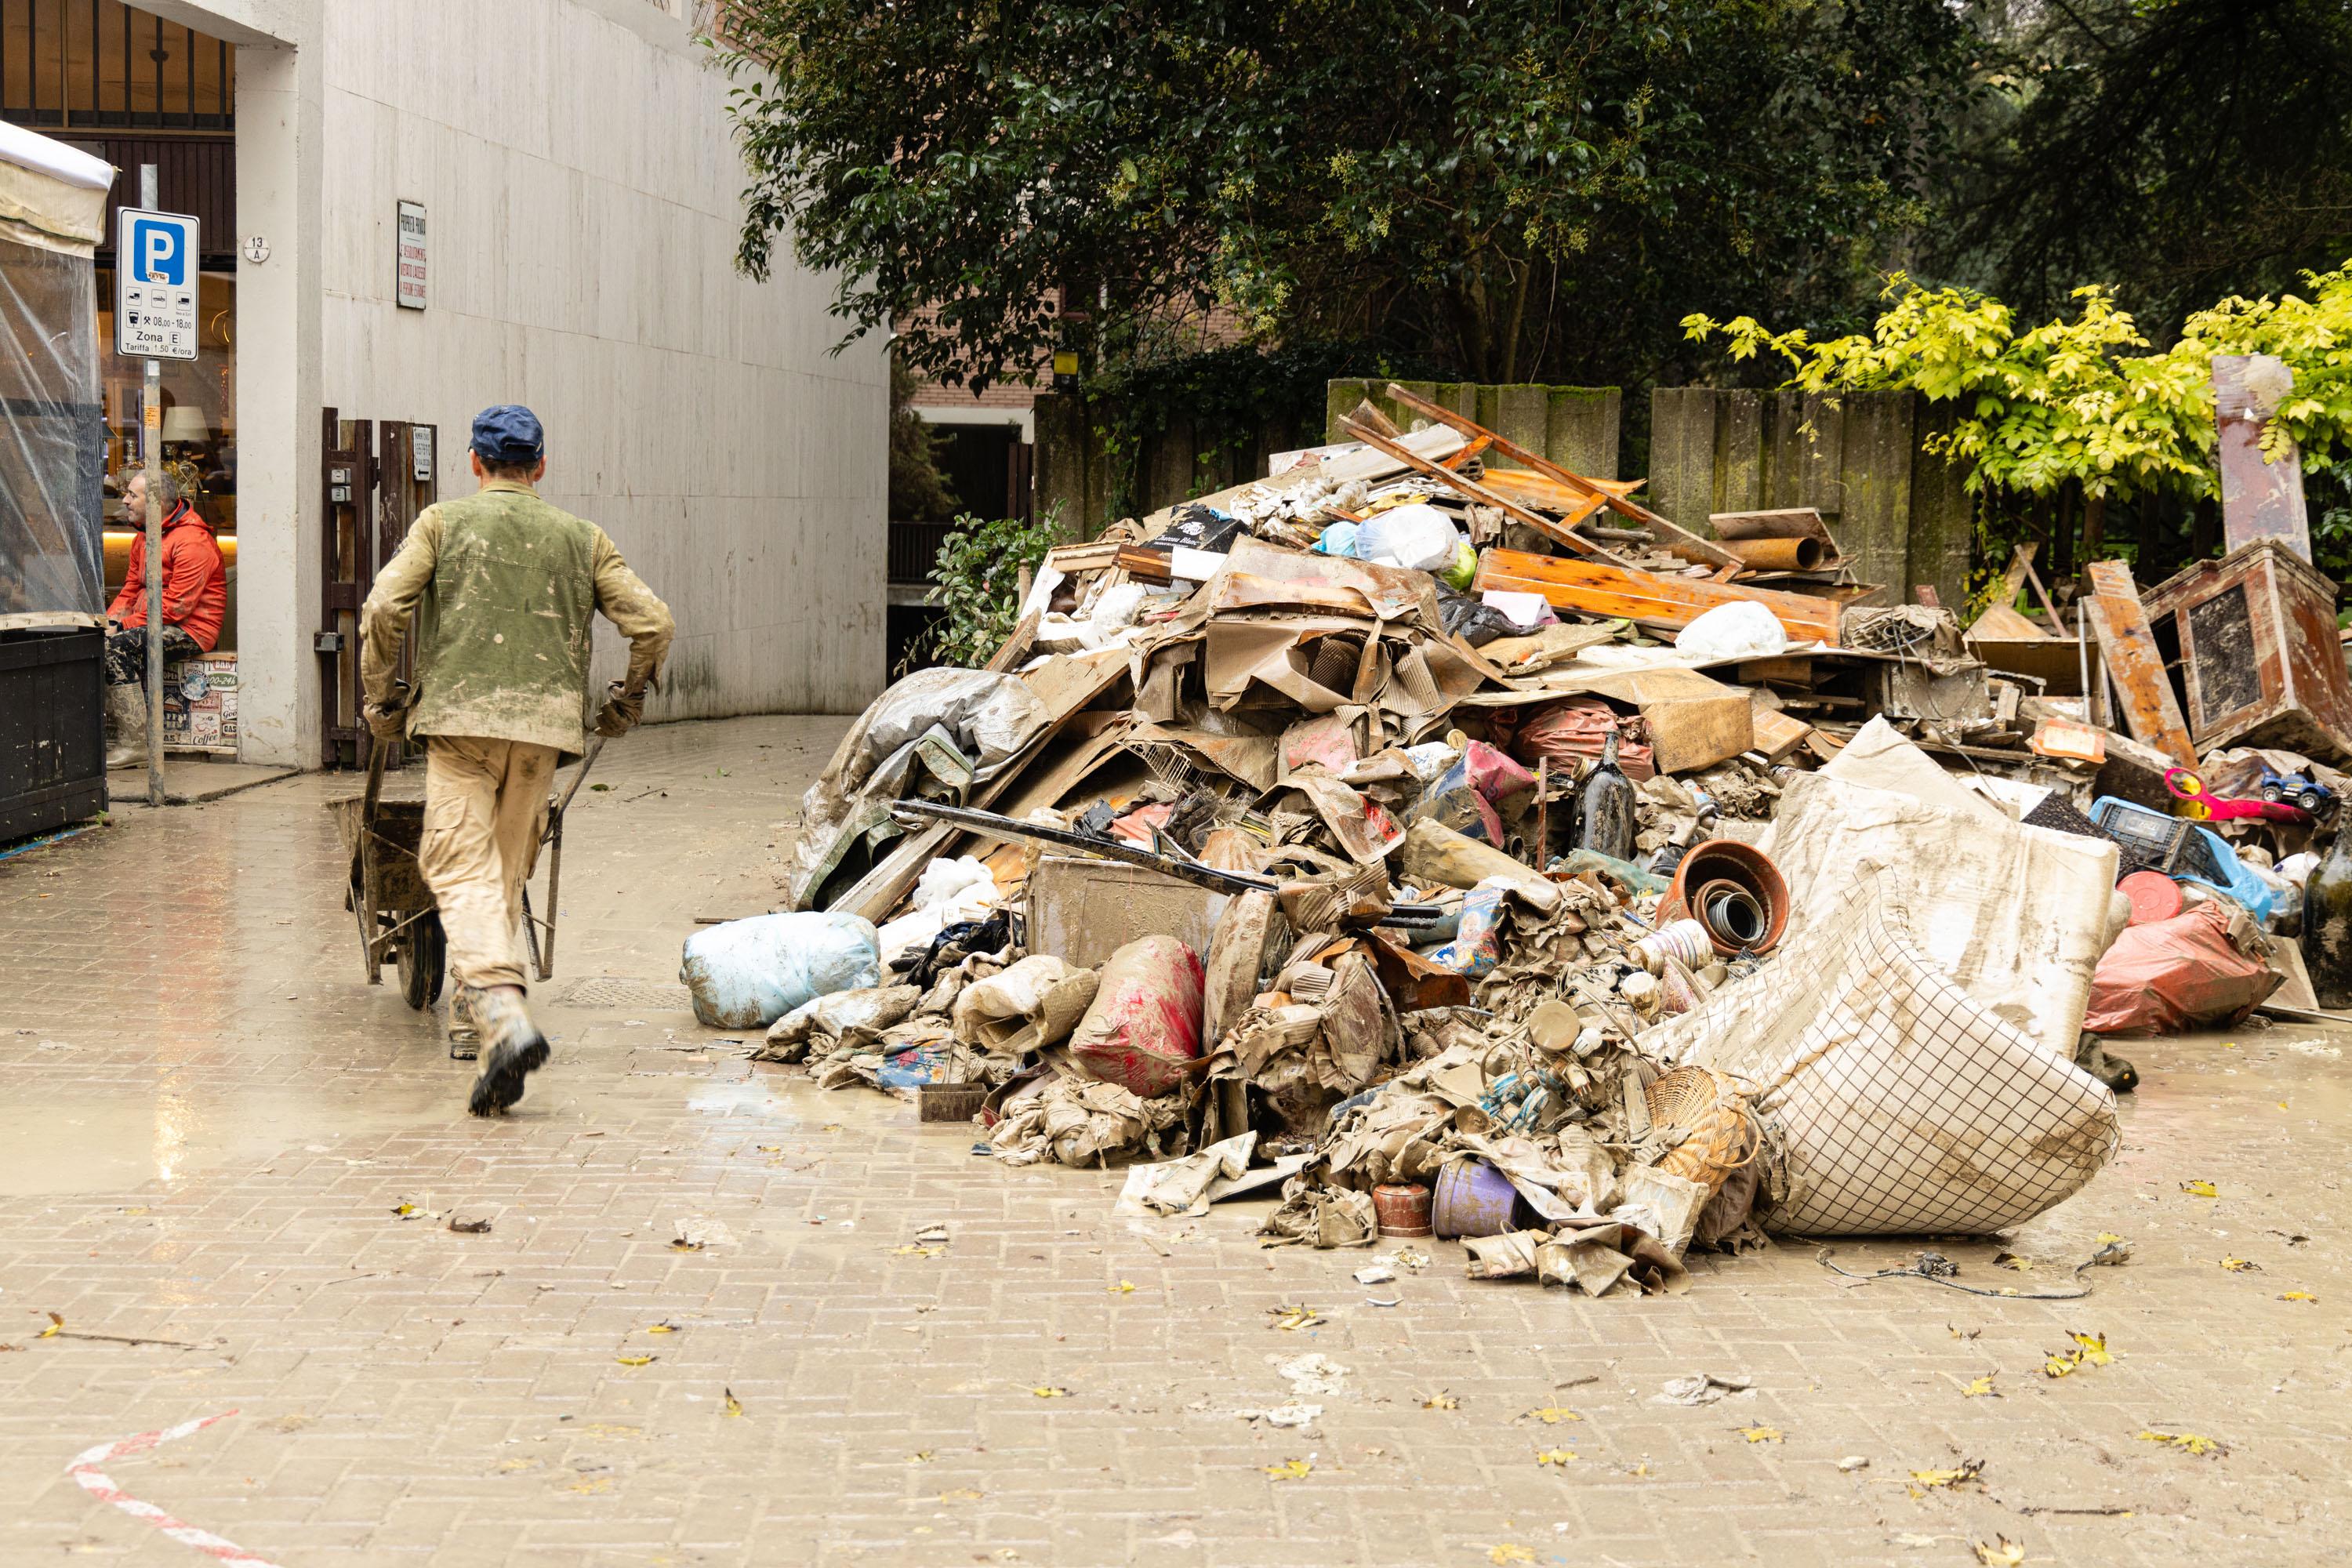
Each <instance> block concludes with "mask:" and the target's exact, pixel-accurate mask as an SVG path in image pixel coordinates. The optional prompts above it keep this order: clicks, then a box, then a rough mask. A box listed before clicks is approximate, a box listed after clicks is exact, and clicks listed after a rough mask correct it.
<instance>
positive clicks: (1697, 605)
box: [1471, 550, 1838, 647]
mask: <svg viewBox="0 0 2352 1568" xmlns="http://www.w3.org/2000/svg"><path fill="white" fill-rule="evenodd" d="M1471 589H1472V591H1473V592H1475V593H1484V592H1486V591H1487V590H1489V589H1494V590H1497V591H1500V592H1505V593H1514V594H1540V595H1543V596H1544V599H1545V601H1546V602H1547V603H1548V604H1549V605H1551V606H1552V607H1553V608H1554V609H1561V610H1574V611H1576V612H1578V613H1579V614H1580V615H1587V616H1601V617H1604V618H1612V619H1613V618H1616V617H1620V616H1622V617H1624V618H1627V619H1630V620H1633V621H1637V622H1639V623H1641V624H1642V625H1643V626H1655V627H1660V628H1662V629H1664V630H1669V631H1679V630H1680V629H1681V628H1683V627H1684V626H1688V625H1690V623H1691V622H1693V621H1695V620H1696V619H1697V618H1698V617H1699V616H1701V615H1703V614H1705V613H1706V611H1708V610H1711V609H1713V608H1715V607H1716V606H1717V605H1728V604H1732V603H1735V602H1738V601H1740V600H1747V601H1749V602H1752V603H1755V604H1759V605H1763V606H1764V607H1765V608H1766V609H1768V610H1769V611H1771V612H1772V615H1773V617H1774V618H1775V619H1777V620H1778V621H1779V622H1780V625H1781V626H1783V627H1784V628H1786V629H1787V631H1788V633H1789V636H1790V637H1792V638H1793V639H1795V640H1797V641H1799V642H1821V643H1826V644H1829V645H1831V646H1832V647H1834V646H1836V643H1837V640H1838V605H1837V604H1836V602H1835V601H1833V600H1830V599H1820V598H1814V597H1812V596H1811V595H1805V594H1782V593H1777V592H1775V591H1773V590H1771V589H1769V588H1749V587H1745V586H1742V585H1739V584H1727V583H1718V582H1716V581H1715V580H1713V579H1712V578H1706V577H1661V576H1658V575H1656V574H1653V573H1649V572H1639V571H1634V570H1633V569H1631V568H1629V567H1622V566H1608V565H1603V564H1601V563H1597V562H1591V561H1576V560H1566V559H1563V558H1561V557H1559V556H1556V555H1529V554H1527V553H1525V552H1520V551H1517V550H1489V551H1486V552H1485V553H1483V554H1481V555H1480V556H1479V558H1478V575H1477V576H1476V577H1475V579H1474V580H1473V581H1472V583H1471Z"/></svg>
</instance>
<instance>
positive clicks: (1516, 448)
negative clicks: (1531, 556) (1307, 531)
mask: <svg viewBox="0 0 2352 1568" xmlns="http://www.w3.org/2000/svg"><path fill="white" fill-rule="evenodd" d="M1389 392H1390V394H1391V395H1392V396H1395V397H1397V398H1398V399H1399V400H1400V401H1401V402H1402V403H1403V404H1404V405H1406V406H1407V407H1409V408H1413V409H1415V410H1416V411H1417V412H1419V413H1422V414H1425V415H1427V416H1430V417H1431V418H1433V419H1435V420H1437V421H1438V422H1439V423H1440V424H1443V425H1450V426H1453V427H1454V429H1456V430H1458V431H1460V432H1461V433H1462V434H1463V435H1464V436H1465V437H1479V436H1485V437H1489V438H1491V439H1492V441H1493V442H1494V447H1495V450H1496V451H1497V452H1500V453H1501V454H1502V455H1503V456H1505V457H1507V458H1513V459H1514V460H1516V461H1517V462H1519V463H1522V464H1524V465H1525V466H1527V467H1528V468H1533V469H1534V470H1535V471H1536V472H1537V473H1538V474H1541V475H1542V476H1543V477H1544V478H1546V479H1550V480H1552V481H1553V482H1554V483H1557V484H1563V485H1566V486H1568V487H1569V488H1570V489H1574V490H1579V491H1581V492H1583V493H1585V494H1588V495H1594V494H1597V495H1599V496H1601V498H1603V499H1602V500H1601V504H1602V505H1603V506H1605V507H1607V508H1608V509H1609V510H1611V511H1613V512H1615V513H1616V514H1617V515H1618V516H1620V517H1625V518H1631V519H1632V520H1633V521H1635V522H1638V523H1642V524H1643V525H1644V526H1646V527H1648V528H1650V529H1652V530H1653V531H1657V532H1660V533H1663V534H1670V535H1672V536H1673V537H1675V538H1676V539H1679V540H1682V541H1683V542H1685V543H1688V544H1690V545H1693V546H1694V547H1696V548H1697V549H1698V550H1700V551H1701V552H1704V553H1705V554H1706V558H1707V559H1709V560H1710V561H1712V562H1713V563H1715V564H1716V565H1717V566H1721V567H1725V568H1727V569H1729V570H1732V571H1738V570H1740V569H1741V568H1740V563H1739V561H1738V558H1737V557H1735V556H1732V555H1729V554H1727V553H1726V552H1724V551H1723V550H1722V548H1721V547H1720V546H1718V545H1717V544H1716V543H1715V542H1714V541H1712V540H1709V539H1705V538H1702V537H1700V536H1699V535H1697V534H1696V533H1693V532H1691V531H1689V530H1687V529H1685V528H1681V527H1678V526H1676V525H1675V523H1674V522H1673V521H1669V520H1668V519H1666V518H1663V517H1660V516H1659V515H1658V514H1657V513H1656V512H1654V511H1652V510H1650V509H1649V508H1648V507H1645V506H1643V505H1642V504H1641V503H1640V502H1638V501H1635V500H1629V499H1628V498H1626V497H1624V496H1622V495H1618V494H1615V493H1614V492H1612V490H1611V489H1608V488H1607V487H1606V486H1603V485H1600V484H1596V483H1595V482H1594V481H1593V480H1591V479H1586V478H1585V477H1584V476H1583V475H1582V474H1578V473H1571V472H1570V471H1569V470H1568V469H1566V468H1561V467H1560V466H1559V464H1558V463H1555V462H1553V461H1552V460H1551V459H1550V458H1547V457H1545V456H1543V455H1542V454H1541V453H1539V452H1531V451H1529V450H1528V448H1526V447H1522V446H1520V445H1519V444H1518V443H1517V442H1516V441H1512V440H1508V439H1506V438H1505V437H1501V436H1497V435H1496V434H1495V432H1493V431H1492V430H1489V429H1487V428H1486V427H1485V426H1481V425H1479V424H1477V423H1475V421H1473V420H1469V419H1465V418H1463V417H1462V416H1460V415H1458V414H1454V413H1452V412H1450V411H1449V410H1447V409H1444V408H1442V407H1440V406H1438V405H1436V404H1433V403H1429V402H1425V401H1423V400H1422V399H1419V398H1416V397H1414V396H1413V395H1412V394H1411V393H1409V392H1406V391H1405V389H1404V388H1403V387H1402V386H1399V385H1397V384H1395V383H1394V382H1391V383H1390V384H1389ZM1523 521H1528V522H1530V523H1533V524H1534V526H1535V527H1537V528H1538V529H1541V530H1543V531H1545V532H1546V533H1549V532H1550V530H1549V528H1548V527H1546V525H1545V524H1544V522H1543V521H1540V520H1538V519H1535V518H1527V519H1524V520H1523ZM1563 542H1575V543H1576V544H1577V546H1578V548H1579V549H1580V551H1581V552H1582V553H1584V554H1588V555H1594V556H1597V557H1599V558H1600V559H1601V560H1604V561H1613V560H1615V557H1613V556H1611V555H1608V554H1606V553H1604V552H1601V551H1598V550H1593V549H1591V548H1589V547H1587V546H1585V545H1584V544H1583V543H1582V542H1578V541H1563ZM1662 542H1663V541H1662Z"/></svg>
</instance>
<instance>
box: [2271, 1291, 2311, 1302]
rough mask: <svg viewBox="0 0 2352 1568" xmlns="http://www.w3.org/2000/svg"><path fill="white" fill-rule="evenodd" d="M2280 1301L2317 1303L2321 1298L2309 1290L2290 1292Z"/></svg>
mask: <svg viewBox="0 0 2352 1568" xmlns="http://www.w3.org/2000/svg"><path fill="white" fill-rule="evenodd" d="M2279 1300H2282V1301H2316V1300H2319V1298H2318V1297H2316V1296H2315V1295H2313V1294H2312V1293H2311V1292H2310V1291H2308V1290H2289V1291H2288V1292H2287V1293H2286V1294H2285V1295H2284V1296H2281V1297H2280V1298H2279Z"/></svg>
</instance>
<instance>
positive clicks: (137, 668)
mask: <svg viewBox="0 0 2352 1568" xmlns="http://www.w3.org/2000/svg"><path fill="white" fill-rule="evenodd" d="M162 494H163V633H162V636H163V658H164V661H165V662H166V663H169V662H170V661H171V660H173V659H175V658H194V656H195V655H197V654H200V653H210V652H212V650H213V647H214V645H215V644H216V643H218V642H219V641H220V632H221V617H222V616H223V615H225V614H226V611H227V609H228V570H227V568H226V566H225V565H224V564H223V563H222V561H221V552H220V545H219V544H218V543H217V542H215V540H214V539H213V526H212V524H211V523H208V522H206V521H205V520H204V519H203V518H201V517H199V516H198V515H196V509H195V508H194V506H192V505H191V504H189V502H188V501H187V500H185V499H184V497H182V495H181V494H180V483H179V481H178V480H177V479H173V477H172V476H171V474H170V473H169V472H168V471H167V472H166V473H164V475H163V490H162ZM122 506H123V510H125V511H127V512H128V513H130V520H131V524H132V526H133V527H135V528H136V529H138V530H139V531H138V532H136V533H134V534H132V535H131V569H130V571H129V573H128V574H125V575H124V577H123V579H122V592H121V593H120V594H117V595H114V603H112V604H111V605H108V606H107V607H106V620H107V633H108V636H107V638H106V682H107V684H106V727H107V729H108V730H109V731H111V733H110V735H109V736H108V738H107V739H108V744H107V748H106V765H107V766H108V767H110V768H133V767H139V766H141V765H142V764H144V763H145V762H146V761H147V692H146V683H147V637H148V632H149V619H150V617H149V616H148V613H147V533H146V524H147V475H146V474H145V472H143V471H142V472H140V473H136V474H133V475H132V476H131V483H130V484H129V485H128V486H126V487H125V488H124V489H123V492H122Z"/></svg>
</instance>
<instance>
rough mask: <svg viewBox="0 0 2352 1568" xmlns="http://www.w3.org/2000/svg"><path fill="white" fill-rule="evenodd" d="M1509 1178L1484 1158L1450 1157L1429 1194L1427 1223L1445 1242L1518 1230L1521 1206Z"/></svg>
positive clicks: (1521, 1203) (1517, 1194)
mask: <svg viewBox="0 0 2352 1568" xmlns="http://www.w3.org/2000/svg"><path fill="white" fill-rule="evenodd" d="M1523 1206H1524V1205H1523V1202H1522V1200H1521V1199H1520V1197H1519V1189H1518V1188H1517V1187H1515V1186H1513V1185H1511V1178H1510V1177H1508V1176H1507V1175H1505V1174H1503V1173H1502V1172H1500V1171H1498V1170H1496V1168H1495V1167H1494V1166H1492V1165H1490V1164H1488V1163H1486V1161H1484V1160H1480V1159H1476V1158H1472V1159H1466V1160H1449V1161H1447V1162H1446V1164H1445V1168H1444V1170H1442V1171H1440V1172H1438V1173H1437V1190H1436V1191H1435V1192H1434V1193H1433V1194H1431V1197H1430V1205H1429V1218H1430V1226H1431V1228H1433V1230H1434V1231H1435V1232H1436V1233H1437V1235H1438V1237H1440V1238H1441V1239H1443V1240H1446V1241H1452V1240H1455V1239H1458V1238H1460V1237H1465V1236H1500V1235H1502V1234H1503V1233H1504V1232H1506V1231H1511V1230H1517V1229H1518V1228H1520V1226H1519V1211H1520V1209H1521V1208H1522V1207H1523Z"/></svg>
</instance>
